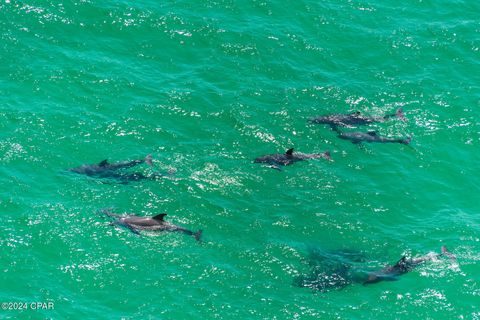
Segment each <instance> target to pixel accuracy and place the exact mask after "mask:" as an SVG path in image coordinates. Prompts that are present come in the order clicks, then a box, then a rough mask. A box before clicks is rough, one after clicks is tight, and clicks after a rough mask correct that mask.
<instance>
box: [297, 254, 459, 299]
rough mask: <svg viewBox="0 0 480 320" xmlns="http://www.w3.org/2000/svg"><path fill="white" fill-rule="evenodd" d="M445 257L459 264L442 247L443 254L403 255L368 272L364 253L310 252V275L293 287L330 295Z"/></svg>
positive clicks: (402, 272)
mask: <svg viewBox="0 0 480 320" xmlns="http://www.w3.org/2000/svg"><path fill="white" fill-rule="evenodd" d="M442 256H445V257H448V258H449V259H450V260H451V261H452V262H456V257H455V255H454V254H452V253H451V252H449V251H448V250H447V248H446V247H445V246H442V248H441V253H434V252H431V253H429V254H426V255H424V256H421V257H418V258H407V257H406V256H403V257H402V258H401V259H400V260H398V261H397V262H396V263H395V264H394V265H390V266H386V267H384V268H382V269H380V270H377V271H373V272H372V271H366V270H365V263H366V262H368V261H367V259H366V257H365V255H364V254H363V253H360V252H355V251H335V252H328V251H322V250H311V251H310V253H309V256H308V259H309V260H308V261H309V265H310V269H311V270H310V273H308V274H306V275H300V276H298V277H296V278H295V279H294V280H293V285H294V286H297V287H304V288H310V289H312V290H314V291H318V292H328V291H331V290H341V289H343V288H345V287H346V286H348V285H350V284H353V283H359V284H363V285H368V284H373V283H378V282H381V281H395V280H398V279H399V276H400V275H403V274H405V273H407V272H410V271H412V270H413V269H414V268H415V267H417V266H419V265H421V264H423V263H425V262H428V261H433V260H437V259H438V258H439V257H442Z"/></svg>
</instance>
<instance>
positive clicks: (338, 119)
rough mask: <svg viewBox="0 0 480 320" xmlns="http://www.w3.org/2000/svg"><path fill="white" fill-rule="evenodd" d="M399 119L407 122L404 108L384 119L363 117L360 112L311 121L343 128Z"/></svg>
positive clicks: (323, 117) (333, 115)
mask: <svg viewBox="0 0 480 320" xmlns="http://www.w3.org/2000/svg"><path fill="white" fill-rule="evenodd" d="M394 117H396V118H399V119H401V120H402V121H406V119H405V115H404V114H403V110H402V108H398V109H397V111H396V112H395V113H394V114H387V115H385V116H383V117H368V116H363V115H362V114H361V113H360V112H359V111H357V112H353V113H350V114H332V115H328V116H320V117H315V118H312V119H310V120H309V122H310V123H316V124H328V125H330V126H332V127H334V126H335V127H336V126H342V127H348V126H364V125H367V124H370V123H374V122H383V121H386V120H388V119H390V118H394Z"/></svg>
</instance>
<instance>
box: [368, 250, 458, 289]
mask: <svg viewBox="0 0 480 320" xmlns="http://www.w3.org/2000/svg"><path fill="white" fill-rule="evenodd" d="M441 256H446V257H448V258H450V260H451V261H452V262H456V257H455V255H454V254H452V253H451V252H450V251H448V249H447V247H445V246H442V248H441V253H433V252H432V253H429V254H427V255H424V256H422V257H419V258H414V259H407V257H405V256H403V257H402V258H401V259H400V260H398V261H397V263H395V264H394V265H393V266H386V267H385V268H383V269H381V270H379V271H375V272H371V273H369V274H368V278H367V280H366V281H365V282H364V283H363V285H367V284H371V283H377V282H380V281H395V280H398V276H400V275H402V274H405V273H407V272H410V271H412V270H413V269H414V268H416V267H417V266H419V265H420V264H423V263H424V262H427V261H431V260H436V259H437V258H438V257H441Z"/></svg>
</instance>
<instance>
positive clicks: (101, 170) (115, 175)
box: [68, 155, 165, 184]
mask: <svg viewBox="0 0 480 320" xmlns="http://www.w3.org/2000/svg"><path fill="white" fill-rule="evenodd" d="M143 163H146V164H148V165H149V166H152V165H153V164H152V156H151V155H147V156H146V157H145V158H144V159H140V160H133V161H122V162H115V163H109V162H108V160H103V161H101V162H99V163H98V164H84V165H82V166H80V167H76V168H70V169H68V171H70V172H75V173H78V174H84V175H87V176H89V177H93V178H106V179H115V180H116V181H118V182H119V183H122V184H127V183H129V182H132V181H139V180H145V179H152V180H156V179H157V178H160V177H163V176H165V175H164V174H161V173H154V174H150V175H148V176H146V175H144V174H142V173H140V172H134V173H127V172H124V171H123V170H124V169H128V168H131V167H134V166H137V165H140V164H143Z"/></svg>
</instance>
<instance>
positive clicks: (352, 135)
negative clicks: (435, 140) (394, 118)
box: [335, 129, 412, 144]
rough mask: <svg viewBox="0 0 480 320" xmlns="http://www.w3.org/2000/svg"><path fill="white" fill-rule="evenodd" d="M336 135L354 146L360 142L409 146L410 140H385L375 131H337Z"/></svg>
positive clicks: (408, 138) (385, 138)
mask: <svg viewBox="0 0 480 320" xmlns="http://www.w3.org/2000/svg"><path fill="white" fill-rule="evenodd" d="M335 131H337V133H338V137H339V138H340V139H344V140H350V141H352V143H354V144H359V143H362V142H369V143H370V142H379V143H402V144H409V143H410V141H411V140H412V139H411V138H410V137H407V138H387V137H383V136H381V135H379V134H378V133H377V132H376V131H369V132H367V133H365V132H340V131H339V130H338V129H337V130H335Z"/></svg>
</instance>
